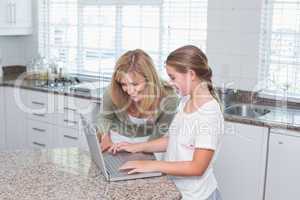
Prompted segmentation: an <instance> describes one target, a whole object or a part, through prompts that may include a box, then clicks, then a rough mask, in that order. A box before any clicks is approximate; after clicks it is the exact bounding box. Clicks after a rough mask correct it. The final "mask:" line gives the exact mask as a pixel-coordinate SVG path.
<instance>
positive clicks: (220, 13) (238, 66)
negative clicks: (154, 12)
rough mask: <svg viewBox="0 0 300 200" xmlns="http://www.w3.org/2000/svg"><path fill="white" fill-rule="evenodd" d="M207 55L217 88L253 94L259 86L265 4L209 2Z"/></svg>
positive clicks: (238, 0)
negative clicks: (233, 89)
mask: <svg viewBox="0 0 300 200" xmlns="http://www.w3.org/2000/svg"><path fill="white" fill-rule="evenodd" d="M208 7H209V8H208V33H207V36H208V40H207V51H206V52H207V55H208V59H209V63H210V65H211V67H212V69H213V72H214V81H215V83H216V85H218V86H222V85H223V84H225V85H227V86H229V87H231V88H238V89H244V90H252V89H253V88H254V87H255V85H256V83H257V74H258V59H259V58H258V51H259V49H258V48H259V34H260V13H261V7H262V0H250V1H244V0H209V1H208Z"/></svg>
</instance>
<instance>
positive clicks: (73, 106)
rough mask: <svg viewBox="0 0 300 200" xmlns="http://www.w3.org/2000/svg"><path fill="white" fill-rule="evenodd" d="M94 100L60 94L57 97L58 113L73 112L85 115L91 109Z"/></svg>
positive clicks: (93, 105)
mask: <svg viewBox="0 0 300 200" xmlns="http://www.w3.org/2000/svg"><path fill="white" fill-rule="evenodd" d="M94 107H95V102H94V101H93V100H91V99H82V98H77V97H70V96H62V95H60V96H59V97H58V98H57V111H56V112H58V113H65V112H75V113H77V114H78V113H81V114H84V115H87V114H89V113H91V112H92V111H93V109H94Z"/></svg>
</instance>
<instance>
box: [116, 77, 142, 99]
mask: <svg viewBox="0 0 300 200" xmlns="http://www.w3.org/2000/svg"><path fill="white" fill-rule="evenodd" d="M120 84H121V87H122V90H123V91H124V92H126V93H127V94H128V96H129V97H130V99H131V100H133V101H134V102H139V101H140V100H142V98H143V91H144V89H145V87H146V80H145V78H144V77H143V76H142V75H140V74H138V73H128V74H125V75H124V76H123V78H122V79H121V81H120Z"/></svg>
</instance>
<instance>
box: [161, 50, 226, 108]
mask: <svg viewBox="0 0 300 200" xmlns="http://www.w3.org/2000/svg"><path fill="white" fill-rule="evenodd" d="M166 64H167V65H168V66H170V67H172V68H174V69H175V70H176V71H177V72H179V73H187V72H188V70H189V69H190V70H193V71H194V72H195V74H196V75H197V77H198V78H199V79H200V80H202V81H205V82H206V83H207V86H208V90H209V92H210V94H211V95H212V97H213V98H215V99H216V100H217V101H218V102H219V104H220V107H221V109H222V105H221V103H220V100H219V97H218V95H217V92H216V90H215V88H214V86H213V84H212V70H211V68H210V67H209V65H208V59H207V57H206V55H205V54H204V53H203V52H202V51H201V49H199V48H198V47H196V46H193V45H186V46H183V47H180V48H178V49H176V50H175V51H173V52H171V53H170V54H169V56H168V57H167V60H166Z"/></svg>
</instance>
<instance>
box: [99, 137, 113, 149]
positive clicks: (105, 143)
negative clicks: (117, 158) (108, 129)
mask: <svg viewBox="0 0 300 200" xmlns="http://www.w3.org/2000/svg"><path fill="white" fill-rule="evenodd" d="M100 143H101V151H102V152H104V151H106V150H108V149H109V148H110V147H111V146H113V143H112V141H111V138H110V135H109V134H103V135H102V136H101V141H100Z"/></svg>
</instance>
